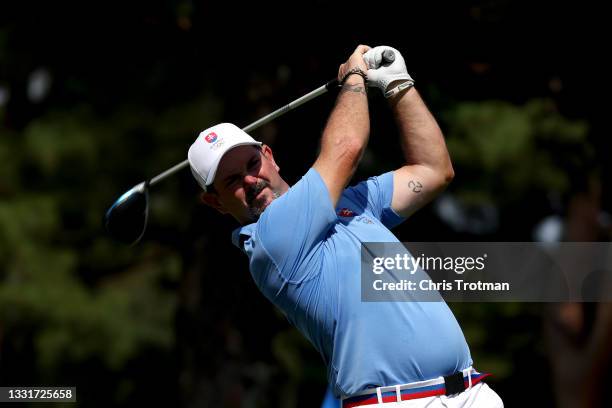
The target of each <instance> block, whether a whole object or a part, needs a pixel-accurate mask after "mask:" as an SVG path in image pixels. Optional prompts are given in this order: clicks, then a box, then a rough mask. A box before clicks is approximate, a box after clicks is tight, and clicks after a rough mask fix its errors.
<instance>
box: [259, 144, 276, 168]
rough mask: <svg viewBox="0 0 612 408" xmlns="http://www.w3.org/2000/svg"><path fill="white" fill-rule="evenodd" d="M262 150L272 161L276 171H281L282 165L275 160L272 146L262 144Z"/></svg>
mask: <svg viewBox="0 0 612 408" xmlns="http://www.w3.org/2000/svg"><path fill="white" fill-rule="evenodd" d="M261 152H262V153H263V155H264V156H266V158H267V159H268V160H270V161H271V162H272V164H273V165H274V168H275V169H276V171H280V167H279V166H278V164H276V162H275V161H274V155H273V154H272V148H270V146H268V145H267V144H263V145H261Z"/></svg>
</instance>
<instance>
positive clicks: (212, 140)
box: [188, 45, 503, 408]
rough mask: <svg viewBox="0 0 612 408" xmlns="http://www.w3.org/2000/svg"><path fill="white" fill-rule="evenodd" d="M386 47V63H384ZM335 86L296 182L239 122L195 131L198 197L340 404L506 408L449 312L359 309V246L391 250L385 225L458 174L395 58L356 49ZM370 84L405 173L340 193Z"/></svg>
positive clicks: (379, 306) (409, 306)
mask: <svg viewBox="0 0 612 408" xmlns="http://www.w3.org/2000/svg"><path fill="white" fill-rule="evenodd" d="M389 50H390V51H393V53H394V56H395V58H394V60H393V62H391V63H389V62H384V61H383V57H382V55H383V52H385V51H386V52H389ZM338 80H339V81H340V83H341V86H342V88H341V90H340V93H339V95H338V97H337V101H336V104H335V107H334V108H333V110H332V112H331V115H330V117H329V119H328V122H327V125H326V127H325V130H324V131H323V136H322V140H321V152H320V154H319V156H318V158H317V160H316V161H315V163H314V164H313V165H312V168H310V170H308V172H307V173H306V174H305V175H304V176H303V177H302V179H301V180H300V181H298V182H297V183H296V184H295V185H293V186H289V185H288V184H287V183H286V182H285V181H284V180H283V178H282V177H281V176H280V174H279V166H278V165H277V163H276V161H275V159H274V156H273V154H272V150H271V149H270V147H268V146H266V145H262V144H261V143H259V142H257V141H255V140H254V139H252V138H251V137H250V136H249V135H247V134H246V133H244V132H243V131H241V130H240V129H238V128H237V127H236V126H234V125H232V124H228V123H224V124H220V125H217V126H214V127H212V128H209V129H207V130H205V131H203V132H202V133H201V134H200V136H199V137H198V138H197V140H196V141H195V143H194V144H193V145H192V146H191V148H190V149H189V154H188V159H189V164H190V167H191V170H192V173H193V175H194V177H195V178H196V180H197V181H198V183H199V184H200V186H201V187H202V188H203V189H204V193H203V194H202V200H203V201H204V202H205V203H206V204H208V205H209V206H211V207H213V208H215V209H217V210H218V211H219V212H221V213H223V214H230V215H231V216H233V217H234V218H235V219H236V220H237V221H238V222H239V223H240V224H241V227H240V228H238V229H237V230H236V231H235V232H234V234H233V237H232V240H233V243H234V244H235V245H236V246H238V247H239V248H240V249H241V250H243V251H244V252H245V253H246V255H247V256H248V258H249V266H250V271H251V275H252V276H253V279H254V280H255V283H256V284H257V286H258V287H259V289H260V290H261V291H262V292H263V294H264V295H265V296H266V297H267V298H268V299H269V300H270V301H271V302H272V303H274V304H275V305H276V306H277V307H278V308H279V309H281V310H282V311H283V312H284V313H285V315H286V316H287V318H288V319H289V321H290V322H291V323H292V324H294V325H295V326H296V327H297V328H298V329H299V330H300V331H301V332H302V333H303V334H304V335H305V336H306V337H307V338H308V339H309V340H310V342H311V343H312V344H313V345H314V346H315V348H316V349H317V350H318V351H319V353H320V354H321V356H322V357H323V360H324V362H325V364H326V366H327V372H328V381H329V384H330V386H331V387H332V390H333V392H334V395H335V396H336V397H337V398H342V406H343V407H345V408H349V407H357V406H367V405H375V404H379V403H382V402H385V403H388V404H386V405H385V406H389V407H395V406H398V407H400V406H405V404H410V406H411V407H416V406H427V407H438V406H439V407H442V406H444V407H502V406H503V403H502V401H501V399H500V398H499V396H498V395H497V394H496V393H495V392H494V391H493V390H491V389H490V388H489V387H488V386H487V385H486V384H485V383H484V382H482V381H481V380H482V379H483V378H484V377H485V376H486V375H485V374H481V373H478V372H477V371H475V370H474V369H473V368H472V359H471V357H470V351H469V348H468V345H467V343H466V341H465V338H464V336H463V333H462V331H461V328H460V327H459V325H458V323H457V321H456V319H455V317H454V316H453V314H452V312H451V311H450V309H449V308H448V306H447V305H446V303H444V302H371V303H366V302H362V301H361V300H360V293H361V292H360V267H361V265H360V260H361V258H360V253H361V244H362V242H398V239H397V238H396V237H395V236H394V235H393V234H392V233H391V231H390V230H389V229H390V228H392V227H394V226H396V225H398V224H399V223H401V222H402V221H403V220H405V219H406V217H409V216H410V215H412V214H413V213H414V212H415V211H417V210H418V209H419V208H421V207H422V206H423V205H425V204H426V203H428V202H429V201H431V200H432V199H433V198H434V197H435V196H436V195H438V194H439V193H440V192H441V191H442V190H443V189H444V188H445V187H446V186H447V184H448V183H449V182H450V181H451V180H452V178H453V175H454V173H453V168H452V165H451V161H450V158H449V155H448V152H447V150H446V146H445V143H444V138H443V136H442V133H441V131H440V128H439V127H438V125H437V123H436V121H435V119H434V118H433V116H432V115H431V113H430V112H429V110H428V109H427V107H426V106H425V104H424V102H423V101H422V100H421V98H420V96H419V94H418V93H417V91H416V89H414V87H413V84H414V81H413V80H412V78H411V77H410V75H409V74H408V72H407V70H406V65H405V62H404V59H403V57H402V56H401V54H400V53H399V52H398V51H397V50H395V49H393V48H390V47H376V48H372V49H371V48H370V47H368V46H365V45H360V46H358V47H357V48H356V49H355V51H354V52H353V53H352V54H351V55H350V57H349V58H348V60H347V61H346V62H345V63H344V64H342V65H340V68H339V70H338ZM367 86H370V87H376V88H378V89H380V90H381V91H382V92H383V93H384V95H385V96H386V97H387V98H388V101H389V103H390V105H391V107H392V110H393V112H394V115H395V119H396V122H397V127H398V129H399V134H400V137H401V143H402V146H403V153H404V158H405V165H404V166H403V167H401V168H399V169H395V170H393V169H390V170H393V171H389V172H388V173H385V174H383V175H379V176H377V177H372V178H370V179H368V180H366V181H362V182H361V183H359V184H357V185H355V186H353V187H349V188H347V185H348V183H349V181H350V180H351V177H352V175H353V173H354V171H355V169H356V167H357V165H358V163H359V160H360V158H361V156H362V153H363V152H364V150H365V148H366V145H367V142H368V135H369V127H370V123H369V114H368V100H367V95H366V89H367V88H366V87H367ZM378 143H381V141H378ZM408 400H410V401H409V402H405V401H408ZM402 401H404V402H402Z"/></svg>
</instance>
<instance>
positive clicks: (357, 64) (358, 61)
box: [338, 45, 371, 82]
mask: <svg viewBox="0 0 612 408" xmlns="http://www.w3.org/2000/svg"><path fill="white" fill-rule="evenodd" d="M370 49H371V48H370V47H368V46H367V45H358V46H357V48H355V51H353V53H352V54H351V55H350V57H349V58H348V60H346V62H345V63H344V64H341V65H340V68H338V81H339V82H341V81H342V79H343V78H344V76H345V75H346V73H347V72H349V71H350V70H351V69H354V68H359V69H360V70H361V71H363V73H364V74H365V73H366V72H367V71H368V66H367V65H366V62H365V60H364V59H363V55H364V54H365V53H366V52H368V50H370ZM354 76H355V77H359V75H357V74H355V75H354ZM349 78H350V77H349ZM351 79H352V78H351Z"/></svg>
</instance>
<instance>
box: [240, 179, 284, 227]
mask: <svg viewBox="0 0 612 408" xmlns="http://www.w3.org/2000/svg"><path fill="white" fill-rule="evenodd" d="M266 187H270V184H269V183H267V182H266V181H263V180H260V181H258V182H257V184H256V185H255V187H254V188H253V190H251V191H250V192H249V193H248V194H247V203H248V205H249V206H248V208H247V211H248V213H249V217H250V218H251V220H252V221H253V222H255V221H257V220H258V219H259V217H260V216H261V214H262V213H263V212H264V210H265V209H266V207H267V205H262V206H260V207H257V206H253V200H255V197H257V194H259V193H260V192H261V191H262V190H263V189H264V188H266ZM270 189H271V190H272V200H271V201H270V203H271V202H272V201H274V200H276V199H277V198H278V197H280V196H281V195H280V193H279V192H278V191H276V190H274V189H272V188H270ZM270 203H268V205H270Z"/></svg>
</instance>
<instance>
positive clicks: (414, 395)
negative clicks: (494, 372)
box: [342, 374, 491, 408]
mask: <svg viewBox="0 0 612 408" xmlns="http://www.w3.org/2000/svg"><path fill="white" fill-rule="evenodd" d="M490 375H491V374H479V376H477V377H476V378H475V379H472V386H474V385H476V384H478V383H479V382H480V381H482V380H483V379H484V378H485V377H488V376H490ZM463 383H464V384H465V389H466V390H467V388H468V387H469V386H470V382H469V380H463ZM441 385H442V388H440V389H438V390H428V391H420V392H410V393H406V394H401V400H402V401H407V400H412V399H418V398H427V397H434V396H436V395H444V394H446V389H445V388H444V384H441ZM415 389H417V390H418V388H415ZM400 392H406V390H401V391H400ZM382 402H397V395H389V396H386V397H383V398H382ZM372 404H378V397H377V396H376V394H374V396H373V397H371V398H368V399H365V400H361V401H354V402H345V403H343V404H342V408H354V407H360V406H363V405H372Z"/></svg>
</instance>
